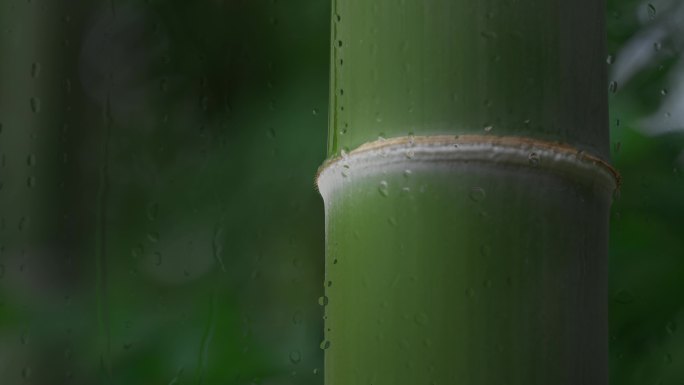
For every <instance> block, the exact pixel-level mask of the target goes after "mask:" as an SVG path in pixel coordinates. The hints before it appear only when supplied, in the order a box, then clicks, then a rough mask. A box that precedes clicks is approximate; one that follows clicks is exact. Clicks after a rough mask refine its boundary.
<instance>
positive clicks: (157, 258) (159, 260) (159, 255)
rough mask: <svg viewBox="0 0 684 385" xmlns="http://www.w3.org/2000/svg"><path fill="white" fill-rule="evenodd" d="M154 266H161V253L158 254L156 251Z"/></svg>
mask: <svg viewBox="0 0 684 385" xmlns="http://www.w3.org/2000/svg"><path fill="white" fill-rule="evenodd" d="M154 264H155V265H156V266H161V264H162V253H160V252H158V251H156V252H155V253H154Z"/></svg>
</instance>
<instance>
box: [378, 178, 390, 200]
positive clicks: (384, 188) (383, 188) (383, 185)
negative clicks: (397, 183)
mask: <svg viewBox="0 0 684 385" xmlns="http://www.w3.org/2000/svg"><path fill="white" fill-rule="evenodd" d="M378 192H379V193H380V195H382V196H383V197H387V196H389V186H388V185H387V181H384V180H383V181H381V182H380V186H378Z"/></svg>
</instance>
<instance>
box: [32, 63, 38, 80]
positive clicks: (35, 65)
mask: <svg viewBox="0 0 684 385" xmlns="http://www.w3.org/2000/svg"><path fill="white" fill-rule="evenodd" d="M38 76H40V63H38V62H35V63H33V64H32V65H31V77H32V78H34V79H37V78H38Z"/></svg>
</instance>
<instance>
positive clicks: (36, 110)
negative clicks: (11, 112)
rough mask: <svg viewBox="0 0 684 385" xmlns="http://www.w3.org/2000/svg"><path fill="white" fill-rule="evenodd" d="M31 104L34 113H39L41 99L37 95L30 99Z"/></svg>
mask: <svg viewBox="0 0 684 385" xmlns="http://www.w3.org/2000/svg"><path fill="white" fill-rule="evenodd" d="M29 104H30V105H31V111H33V113H34V114H37V113H39V112H40V99H39V98H37V97H32V98H31V99H29Z"/></svg>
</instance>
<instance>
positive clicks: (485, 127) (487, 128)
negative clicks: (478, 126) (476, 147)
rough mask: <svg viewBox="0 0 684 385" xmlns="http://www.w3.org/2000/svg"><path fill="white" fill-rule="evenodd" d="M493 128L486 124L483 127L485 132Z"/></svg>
mask: <svg viewBox="0 0 684 385" xmlns="http://www.w3.org/2000/svg"><path fill="white" fill-rule="evenodd" d="M493 128H494V127H493V126H492V125H486V126H484V128H483V129H484V130H485V132H490V131H491V130H492V129H493Z"/></svg>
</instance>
